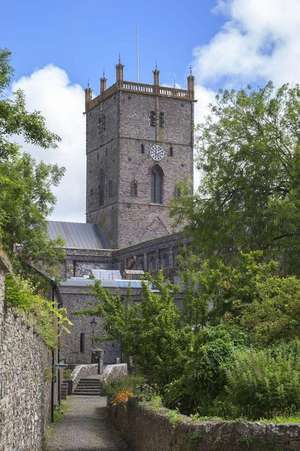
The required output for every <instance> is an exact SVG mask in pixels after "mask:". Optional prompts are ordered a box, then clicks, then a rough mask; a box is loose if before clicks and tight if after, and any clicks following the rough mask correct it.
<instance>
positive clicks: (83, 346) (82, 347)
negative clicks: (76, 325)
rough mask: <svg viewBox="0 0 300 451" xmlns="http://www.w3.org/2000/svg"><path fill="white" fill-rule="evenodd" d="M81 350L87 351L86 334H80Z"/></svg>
mask: <svg viewBox="0 0 300 451" xmlns="http://www.w3.org/2000/svg"><path fill="white" fill-rule="evenodd" d="M80 352H85V334H84V333H83V332H82V333H81V334H80Z"/></svg>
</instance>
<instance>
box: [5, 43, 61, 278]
mask: <svg viewBox="0 0 300 451" xmlns="http://www.w3.org/2000/svg"><path fill="white" fill-rule="evenodd" d="M9 57H10V52H9V51H7V50H0V240H1V243H2V246H3V247H4V248H5V250H6V251H7V252H8V253H9V255H10V257H11V258H12V259H13V261H14V263H15V267H18V269H20V264H21V262H22V261H27V262H30V263H33V264H35V263H43V264H44V266H46V267H47V269H48V270H50V267H51V265H52V264H53V263H55V262H57V261H58V260H59V259H60V258H61V257H62V255H63V253H62V251H61V250H60V249H59V248H60V247H61V244H62V243H61V241H50V240H49V238H48V235H47V227H46V217H47V216H48V215H49V213H50V212H51V210H52V208H53V206H54V204H55V197H54V195H53V193H52V192H51V189H52V187H53V186H55V185H57V184H58V183H59V181H60V179H61V177H62V175H63V172H64V169H62V168H59V167H58V166H57V165H55V164H54V165H50V164H45V163H43V162H41V163H36V162H35V161H34V160H33V159H32V158H31V157H30V155H28V154H26V153H22V151H21V148H20V146H19V145H18V144H16V143H15V142H14V137H15V136H20V137H22V138H23V139H24V140H25V142H27V143H30V144H32V145H37V146H39V147H41V148H43V149H48V148H50V147H55V146H56V145H57V142H58V141H59V137H58V136H57V135H55V134H54V133H51V132H50V131H49V130H48V129H47V128H46V125H45V120H44V118H43V117H42V116H41V114H40V113H39V112H38V111H34V112H32V113H30V112H28V111H26V108H25V100H24V95H23V93H22V92H21V91H17V92H15V93H14V94H13V95H10V93H9V85H10V81H11V76H12V68H11V66H10V63H9ZM16 250H17V251H18V252H17V253H16Z"/></svg>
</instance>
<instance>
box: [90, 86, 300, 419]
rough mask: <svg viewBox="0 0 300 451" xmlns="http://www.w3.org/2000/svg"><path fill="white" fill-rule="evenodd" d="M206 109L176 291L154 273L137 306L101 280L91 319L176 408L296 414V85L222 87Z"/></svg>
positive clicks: (299, 153) (176, 210)
mask: <svg viewBox="0 0 300 451" xmlns="http://www.w3.org/2000/svg"><path fill="white" fill-rule="evenodd" d="M212 113H213V116H214V117H212V118H209V119H208V120H207V121H206V123H205V124H203V125H202V126H200V128H199V133H200V134H199V140H198V149H199V167H200V169H201V170H202V174H203V179H202V182H201V186H200V188H199V191H198V193H197V194H196V195H192V194H191V193H190V191H189V190H188V188H186V189H181V196H180V197H179V198H177V199H176V201H175V203H174V205H173V215H174V217H175V218H176V219H177V220H182V219H184V220H185V223H186V224H187V226H186V230H185V231H186V234H187V236H188V237H189V238H190V239H191V241H192V242H191V245H190V246H189V248H188V249H187V250H186V249H184V250H183V252H182V255H181V257H180V259H179V267H180V276H181V284H180V286H176V285H175V284H172V283H170V282H169V281H168V280H165V279H164V277H163V275H162V274H159V275H158V277H157V278H156V279H155V280H153V279H151V277H149V280H148V283H144V286H143V292H142V302H141V303H138V304H137V303H130V297H127V298H126V299H125V301H124V300H122V299H121V298H120V297H118V296H112V295H111V294H110V293H109V292H107V291H106V290H104V289H103V288H102V287H101V286H100V285H96V288H95V295H96V298H97V299H98V305H97V306H96V307H94V308H93V309H92V310H90V311H89V313H90V314H93V315H100V316H102V317H103V318H104V325H105V329H106V332H107V336H108V337H109V338H111V339H115V340H118V341H120V343H121V346H122V351H123V354H124V357H125V358H126V359H127V360H128V361H129V357H131V358H132V359H133V362H134V367H135V368H134V369H135V371H138V372H139V373H141V374H143V375H144V377H145V380H146V381H147V384H148V385H150V386H155V391H156V393H157V395H158V396H159V397H160V398H161V399H162V401H163V404H164V405H165V406H166V407H169V408H171V409H174V410H175V412H177V410H178V411H179V412H181V413H185V414H189V415H193V418H204V417H208V418H214V417H218V418H219V417H221V418H223V419H228V420H231V419H237V418H238V419H240V418H242V419H245V418H246V419H250V420H258V419H260V418H264V419H272V418H280V417H285V418H293V417H297V416H298V415H299V412H300V371H299V370H300V367H299V361H300V358H299V357H300V280H299V278H298V275H299V268H300V264H299V263H300V261H299V255H300V253H299V251H300V229H299V224H300V147H299V143H300V120H299V118H300V88H299V87H298V86H295V87H289V86H287V85H284V86H283V87H282V88H280V89H279V90H277V91H275V90H274V89H273V86H272V85H271V84H268V85H267V86H265V87H264V88H262V89H259V90H258V91H251V90H249V91H240V92H235V91H232V92H223V93H220V94H219V95H218V97H217V103H216V106H214V107H212ZM181 188H182V187H181ZM151 284H152V286H155V288H156V290H155V291H153V290H151ZM178 299H180V303H181V304H182V308H180V309H179V307H178ZM152 396H153V394H152ZM172 415H173V414H172ZM174 415H175V417H176V413H175V414H174Z"/></svg>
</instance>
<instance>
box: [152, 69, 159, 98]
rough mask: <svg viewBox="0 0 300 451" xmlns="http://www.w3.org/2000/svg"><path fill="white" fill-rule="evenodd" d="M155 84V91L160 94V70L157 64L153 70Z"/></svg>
mask: <svg viewBox="0 0 300 451" xmlns="http://www.w3.org/2000/svg"><path fill="white" fill-rule="evenodd" d="M153 84H154V92H155V93H156V94H159V70H158V69H157V66H155V69H154V70H153Z"/></svg>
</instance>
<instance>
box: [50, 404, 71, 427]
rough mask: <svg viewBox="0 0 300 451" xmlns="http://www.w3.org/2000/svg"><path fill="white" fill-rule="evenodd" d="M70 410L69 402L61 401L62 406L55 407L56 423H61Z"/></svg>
mask: <svg viewBox="0 0 300 451" xmlns="http://www.w3.org/2000/svg"><path fill="white" fill-rule="evenodd" d="M67 410H68V401H61V403H60V405H57V406H55V408H54V415H53V416H54V418H53V419H54V423H59V421H61V420H62V419H63V417H64V415H65V413H66V412H67Z"/></svg>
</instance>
